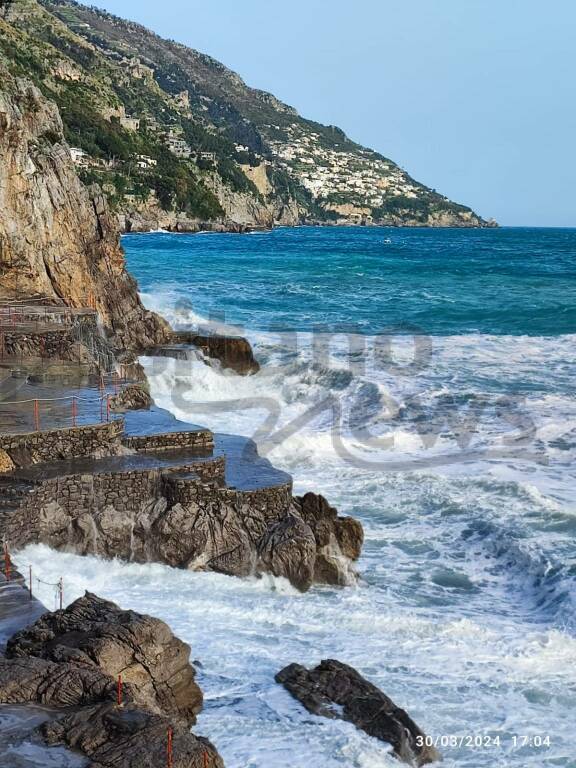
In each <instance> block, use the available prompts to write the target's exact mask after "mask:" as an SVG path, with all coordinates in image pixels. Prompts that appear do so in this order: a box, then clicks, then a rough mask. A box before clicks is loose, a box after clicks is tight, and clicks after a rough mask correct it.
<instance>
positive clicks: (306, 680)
mask: <svg viewBox="0 0 576 768" xmlns="http://www.w3.org/2000/svg"><path fill="white" fill-rule="evenodd" d="M276 682H278V683H281V684H282V685H283V686H284V687H285V688H286V689H287V690H288V691H289V692H290V693H291V694H292V696H294V698H295V699H297V700H298V701H299V702H301V704H303V705H304V707H306V709H307V710H308V712H311V713H312V714H314V715H322V716H323V717H328V718H332V719H340V720H348V721H349V722H351V723H354V725H355V726H356V727H357V728H360V729H361V730H363V731H365V732H366V733H367V734H368V735H369V736H374V737H375V738H377V739H380V740H381V741H384V742H386V743H387V744H390V745H391V746H392V748H393V750H394V754H395V756H396V757H398V758H399V759H400V760H402V761H403V762H405V763H408V765H412V766H421V765H426V764H427V763H433V762H435V761H437V760H440V759H441V756H440V753H439V752H438V751H437V750H436V749H435V747H433V746H427V745H426V734H425V733H424V732H423V731H422V730H421V729H420V728H419V727H418V726H417V725H416V723H415V722H414V721H413V720H412V718H411V717H410V716H409V715H408V714H407V713H406V712H405V711H404V710H403V709H400V707H397V706H396V704H394V702H393V701H392V699H389V698H388V696H386V694H384V693H382V691H381V690H380V689H379V688H377V687H376V686H375V685H373V684H372V683H370V682H368V680H366V679H365V678H364V677H362V675H360V674H359V673H358V672H357V671H356V670H355V669H353V668H352V667H349V666H348V665H346V664H342V662H340V661H335V660H333V659H328V660H326V661H323V662H322V663H321V664H319V665H318V666H317V667H315V668H314V669H310V670H308V669H306V668H305V667H302V666H300V664H290V665H289V666H288V667H285V668H284V669H283V670H282V671H281V672H279V673H278V674H277V675H276Z"/></svg>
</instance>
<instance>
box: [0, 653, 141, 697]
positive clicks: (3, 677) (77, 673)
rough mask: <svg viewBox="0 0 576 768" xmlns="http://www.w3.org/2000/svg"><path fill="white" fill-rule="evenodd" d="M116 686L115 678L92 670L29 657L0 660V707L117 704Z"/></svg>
mask: <svg viewBox="0 0 576 768" xmlns="http://www.w3.org/2000/svg"><path fill="white" fill-rule="evenodd" d="M116 685H117V684H116V681H115V680H113V679H112V677H110V676H109V675H105V674H103V673H102V672H101V671H100V670H98V669H96V668H92V667H82V666H78V665H75V664H72V663H57V662H53V661H46V660H44V659H37V658H29V657H26V658H15V659H4V658H0V704H28V703H34V704H42V705H45V706H49V707H73V706H84V705H85V704H94V703H95V702H101V701H107V700H109V701H112V700H114V699H115V698H116ZM126 695H127V696H130V695H131V691H130V690H127V691H126Z"/></svg>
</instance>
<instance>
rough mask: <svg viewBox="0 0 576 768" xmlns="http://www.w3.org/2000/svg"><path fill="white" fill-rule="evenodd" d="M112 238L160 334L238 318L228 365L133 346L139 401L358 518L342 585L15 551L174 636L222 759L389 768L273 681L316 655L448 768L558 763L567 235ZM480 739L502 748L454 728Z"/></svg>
mask: <svg viewBox="0 0 576 768" xmlns="http://www.w3.org/2000/svg"><path fill="white" fill-rule="evenodd" d="M124 245H125V248H126V251H127V256H128V264H129V267H130V269H131V271H132V272H133V273H134V274H135V275H136V277H137V278H138V279H139V281H140V285H141V290H142V295H143V299H144V301H145V303H146V304H147V305H148V306H149V307H150V308H152V309H155V310H157V311H159V312H162V313H163V314H164V315H165V316H166V317H168V319H169V320H170V321H171V322H172V323H173V324H174V325H176V326H178V327H181V328H187V327H201V328H209V329H215V330H222V328H227V327H228V326H229V325H231V324H232V325H233V326H236V327H239V328H240V330H241V332H242V333H244V334H246V335H247V336H248V337H249V338H250V340H251V341H252V343H253V345H254V348H255V350H256V354H257V356H258V357H259V359H260V361H261V362H262V364H263V367H262V370H261V372H260V373H258V374H257V375H255V376H251V377H238V376H236V375H234V374H232V373H230V372H226V371H222V370H220V369H218V368H217V367H209V366H206V365H204V363H203V362H202V361H201V360H199V359H196V358H193V359H191V360H188V361H166V360H165V359H154V358H144V359H143V364H144V365H145V367H146V369H147V372H148V375H149V378H150V382H151V388H152V394H153V396H154V397H155V399H156V400H157V402H158V404H159V405H162V406H164V407H166V408H167V409H169V410H170V411H172V412H173V413H175V414H176V415H177V416H178V417H179V418H181V419H184V420H188V421H191V422H193V423H203V424H206V425H207V426H210V427H211V428H213V429H214V430H217V431H220V432H229V433H236V434H243V435H247V436H251V437H254V438H255V439H256V441H257V442H258V445H259V448H260V452H261V453H262V454H263V455H265V456H267V457H268V458H270V459H271V460H272V461H273V462H274V463H275V464H276V465H277V466H279V467H281V468H282V469H285V470H287V471H289V472H291V473H292V475H293V476H294V481H295V487H296V490H297V491H298V492H300V491H304V490H315V491H318V492H321V493H324V494H325V495H326V496H327V497H328V498H329V499H330V501H331V502H332V503H333V504H334V505H335V506H337V507H338V508H339V510H340V511H341V512H342V513H344V514H352V515H354V516H356V517H358V518H359V519H360V520H361V521H362V523H363V525H364V528H365V532H366V542H365V547H364V552H363V555H362V558H361V560H360V563H359V566H358V567H359V571H360V574H361V581H360V583H359V585H358V586H357V587H353V588H348V589H344V590H335V589H329V588H316V589H313V590H312V591H311V592H309V593H308V594H306V595H299V594H296V593H295V592H294V590H292V589H291V588H290V587H289V586H288V585H286V584H285V583H282V582H281V581H275V580H270V579H264V580H260V581H257V580H246V581H242V580H239V579H231V578H226V577H223V576H219V575H216V574H194V573H184V572H174V571H172V570H170V569H169V568H164V567H162V566H156V565H154V566H152V565H151V566H139V565H134V564H130V565H125V564H120V563H114V564H105V563H102V562H101V561H98V560H95V559H91V558H78V557H74V556H72V555H58V556H57V557H54V555H53V554H52V553H50V552H49V551H48V550H45V549H43V548H33V549H32V550H30V552H29V553H28V555H27V556H28V557H29V558H31V560H32V561H33V562H34V563H36V564H37V566H38V568H39V569H40V571H42V572H43V573H46V574H47V580H50V578H48V577H49V576H50V575H53V576H54V577H55V578H54V580H56V579H57V578H58V576H59V575H60V573H61V572H62V569H65V572H66V574H67V585H68V586H67V597H68V598H69V599H72V598H73V597H75V596H76V595H77V594H80V593H81V592H82V591H83V590H84V589H92V590H94V591H97V592H99V593H100V594H103V595H105V596H109V597H110V598H112V599H116V600H118V601H119V602H121V603H122V604H124V605H129V606H130V607H133V608H135V609H140V610H145V611H147V612H149V613H152V614H155V615H158V616H162V617H163V618H165V619H166V621H168V622H169V623H170V625H171V626H172V627H173V629H174V631H176V632H177V634H179V636H181V637H182V638H184V639H186V640H187V641H188V642H190V644H191V645H192V649H193V650H192V654H193V658H198V659H200V660H201V661H202V664H203V667H202V670H201V672H200V675H201V676H200V683H201V685H202V687H203V689H204V691H205V692H206V708H205V710H204V712H203V714H202V715H201V717H200V719H199V724H198V727H197V730H198V732H199V733H203V734H205V735H207V736H209V737H210V738H211V739H213V740H214V742H215V743H216V744H217V745H218V747H219V749H220V750H221V752H222V754H223V756H224V758H225V762H226V765H227V767H228V768H264V767H266V768H289V767H290V768H294V766H303V765H306V764H308V763H310V761H314V762H315V764H316V765H318V766H319V768H337V767H339V766H355V767H356V768H388V767H389V768H392V766H395V765H397V763H396V761H394V760H393V759H391V758H390V756H389V755H388V754H387V750H386V748H385V747H384V745H382V744H380V743H379V742H376V741H374V740H372V739H370V738H369V737H367V736H366V735H364V734H363V733H361V732H358V731H356V730H355V729H354V728H353V727H352V726H348V725H346V724H344V723H340V722H337V721H328V720H321V719H317V718H313V717H310V716H309V715H307V714H306V713H305V712H303V711H302V710H301V708H300V707H299V705H298V704H296V703H295V702H293V701H292V700H291V699H290V698H289V696H288V695H287V694H286V693H285V692H284V691H282V690H280V689H279V688H278V686H276V685H275V683H274V682H273V677H274V674H275V672H277V671H278V670H279V669H280V668H281V667H282V666H283V665H284V664H286V663H289V662H291V661H298V662H301V663H304V664H314V663H317V662H318V661H319V660H320V659H321V658H326V657H333V658H339V659H341V660H342V661H345V662H348V663H350V664H352V665H354V666H355V667H357V668H358V669H359V670H361V671H362V672H363V673H364V674H366V675H367V676H368V677H370V679H372V680H373V681H374V682H375V683H376V684H378V685H379V686H380V687H382V689H383V690H384V691H386V692H387V693H388V694H389V695H390V696H391V697H392V698H393V699H394V700H395V701H396V702H397V703H398V704H399V705H401V706H403V707H405V708H406V709H407V710H408V711H409V712H410V714H411V715H412V716H413V717H414V719H415V720H416V721H417V722H418V723H419V724H420V725H421V726H422V728H423V729H424V730H425V731H426V732H427V733H429V734H430V735H432V736H434V737H438V738H440V739H442V738H444V740H445V741H447V744H446V746H442V747H441V751H442V752H443V753H444V756H445V761H444V765H446V766H448V767H449V768H450V767H452V766H454V767H455V766H465V767H466V768H484V767H486V768H487V767H488V766H490V768H494V766H502V767H503V768H542V766H564V767H566V768H570V767H571V768H575V766H576V758H575V757H574V754H575V750H574V746H575V743H574V736H573V723H574V716H575V712H576V638H575V636H574V632H575V630H576V603H575V597H576V583H575V582H576V541H575V536H576V503H575V497H576V494H575V488H576V397H575V394H574V382H575V381H576V360H575V357H576V356H575V350H576V347H575V341H576V312H575V307H576V301H575V299H576V230H535V229H502V230H483V231H459V230H434V231H433V230H403V229H361V228H358V229H316V228H312V229H293V230H289V229H279V230H276V231H275V232H271V233H257V234H251V235H216V234H200V235H168V234H162V233H155V234H150V235H131V236H128V237H126V238H125V239H124ZM228 330H229V329H228ZM483 735H484V736H486V735H489V736H491V737H492V739H493V740H494V739H496V737H498V739H500V744H499V745H496V744H494V742H492V745H491V746H484V747H480V746H475V747H474V746H467V745H466V739H468V738H474V737H480V736H483ZM451 737H452V739H456V742H455V743H454V741H452V743H450V738H451ZM534 737H537V742H538V743H539V744H540V745H541V746H536V745H535V743H534V741H530V739H534Z"/></svg>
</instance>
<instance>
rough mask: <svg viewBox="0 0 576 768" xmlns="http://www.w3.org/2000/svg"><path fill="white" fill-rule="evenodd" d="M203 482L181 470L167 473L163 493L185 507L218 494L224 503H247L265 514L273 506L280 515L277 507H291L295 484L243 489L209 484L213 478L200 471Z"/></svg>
mask: <svg viewBox="0 0 576 768" xmlns="http://www.w3.org/2000/svg"><path fill="white" fill-rule="evenodd" d="M198 474H199V476H201V479H202V480H203V481H204V482H203V483H199V482H198V480H197V479H196V480H195V479H194V478H192V477H181V476H180V474H173V475H170V476H166V478H165V483H164V493H165V495H166V498H167V499H168V502H169V503H170V504H172V505H173V504H181V505H182V506H183V507H186V506H191V505H202V506H203V505H205V504H206V503H207V502H208V501H210V499H214V498H216V497H217V498H218V500H219V501H220V502H221V503H222V504H224V505H228V504H232V505H234V506H236V507H238V506H246V507H250V508H251V509H254V510H255V511H257V512H258V513H260V514H264V517H266V510H267V509H270V510H274V513H273V514H274V515H275V516H276V517H277V516H278V510H280V509H288V508H289V506H290V503H291V501H292V486H291V484H290V483H285V484H283V485H277V486H270V487H268V488H259V489H257V490H254V491H241V490H237V489H235V488H225V487H218V486H217V485H215V484H214V483H213V484H209V483H210V481H211V480H214V479H217V478H211V477H210V476H209V475H207V474H202V475H200V473H198Z"/></svg>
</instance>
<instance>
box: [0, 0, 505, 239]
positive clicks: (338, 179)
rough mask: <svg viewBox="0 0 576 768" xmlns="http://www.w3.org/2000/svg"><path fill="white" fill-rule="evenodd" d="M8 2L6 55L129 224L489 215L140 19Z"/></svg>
mask: <svg viewBox="0 0 576 768" xmlns="http://www.w3.org/2000/svg"><path fill="white" fill-rule="evenodd" d="M3 5H4V13H3V14H2V10H1V7H2V3H0V58H2V57H4V59H5V61H6V62H7V65H8V66H9V67H10V68H11V70H12V72H13V73H15V74H18V75H20V76H26V77H33V78H34V81H35V84H36V85H37V86H38V87H40V88H41V89H42V90H43V92H44V94H45V95H46V96H48V97H49V98H50V99H53V100H54V101H55V102H56V103H57V104H58V105H59V107H60V109H61V111H62V115H63V118H64V124H65V130H66V136H67V138H68V140H69V142H70V143H71V144H73V146H74V147H75V148H76V149H77V153H76V155H75V162H76V163H77V165H78V168H79V171H80V173H81V175H82V177H83V178H84V179H85V180H87V181H93V180H98V181H99V182H100V183H101V185H102V186H103V188H105V191H106V192H107V194H108V195H109V197H110V200H111V201H112V204H113V206H114V207H115V210H117V211H118V213H119V214H120V219H121V222H122V223H123V225H124V226H125V227H126V229H128V230H142V229H147V228H150V229H154V228H158V227H161V228H165V229H174V230H178V231H182V230H186V229H189V230H191V231H195V230H197V229H199V228H200V226H202V228H205V229H207V228H213V229H214V228H215V229H218V228H220V227H227V228H229V229H232V230H235V229H236V230H237V229H238V228H240V229H241V228H242V227H246V226H270V225H271V224H272V223H281V224H286V225H293V224H299V223H332V224H386V225H391V226H399V225H406V226H459V227H477V226H488V225H490V224H491V223H489V222H486V221H484V220H483V219H482V218H481V217H480V216H478V215H477V214H476V213H475V212H474V211H472V210H471V209H470V208H468V207H467V206H464V205H459V204H457V203H455V202H453V201H451V200H449V199H448V198H446V197H445V196H443V195H441V194H439V193H437V192H436V191H435V190H433V189H430V188H428V187H426V186H425V185H423V184H421V183H419V182H417V181H416V180H414V179H413V178H412V177H411V176H410V175H409V174H408V173H406V171H404V170H403V169H402V168H400V167H399V166H398V165H397V164H396V163H394V162H393V161H392V160H390V159H388V158H386V157H384V156H382V155H380V154H379V153H377V152H375V151H373V150H371V149H368V148H366V147H362V146H361V145H359V144H357V143H355V142H354V141H352V140H351V139H349V138H348V137H347V136H346V135H345V134H344V132H343V131H342V130H340V129H339V128H337V127H335V126H325V125H321V124H319V123H316V122H314V121H312V120H309V119H307V118H305V117H302V116H301V115H299V114H298V112H297V111H296V110H295V109H293V108H292V107H289V106H287V105H286V104H283V103H282V102H281V101H280V100H279V99H277V98H276V97H274V96H272V95H271V94H268V93H264V92H262V91H260V90H257V89H255V88H251V87H250V86H248V85H247V84H246V83H244V81H243V80H242V79H241V78H240V77H239V76H238V75H237V74H236V73H235V72H232V71H230V70H229V69H227V68H226V67H225V66H223V65H222V64H220V63H219V62H218V61H215V60H214V59H212V58H210V57H209V56H206V55H204V54H202V53H200V52H198V51H195V50H192V49H190V48H187V47H186V46H184V45H180V44H178V43H175V42H174V41H170V40H163V39H162V38H160V37H159V36H158V35H155V34H154V33H153V32H151V31H149V30H147V29H145V28H144V27H142V26H140V25H138V24H134V23H132V22H129V21H125V20H123V19H120V18H118V17H115V16H113V15H111V14H109V13H106V12H104V11H101V10H99V9H97V8H94V7H92V8H88V7H86V6H83V5H80V4H78V3H75V2H72V0H12V2H10V3H7V2H4V4H3ZM2 17H3V18H2Z"/></svg>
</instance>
